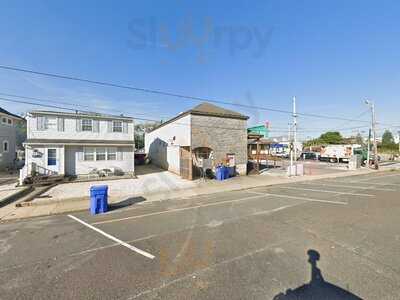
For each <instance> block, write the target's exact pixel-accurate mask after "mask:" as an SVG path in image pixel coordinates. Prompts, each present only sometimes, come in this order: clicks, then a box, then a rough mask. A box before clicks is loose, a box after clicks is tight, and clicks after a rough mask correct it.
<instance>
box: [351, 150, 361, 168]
mask: <svg viewBox="0 0 400 300" xmlns="http://www.w3.org/2000/svg"><path fill="white" fill-rule="evenodd" d="M359 168H361V155H358V154H356V155H353V156H352V157H351V158H350V160H349V170H357V169H359Z"/></svg>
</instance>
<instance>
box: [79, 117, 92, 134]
mask: <svg viewBox="0 0 400 300" xmlns="http://www.w3.org/2000/svg"><path fill="white" fill-rule="evenodd" d="M85 121H86V122H88V121H90V125H85V124H84V122H85ZM85 126H87V127H90V130H89V129H88V128H86V129H85ZM81 130H82V131H88V132H93V120H92V119H82V120H81Z"/></svg>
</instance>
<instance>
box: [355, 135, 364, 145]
mask: <svg viewBox="0 0 400 300" xmlns="http://www.w3.org/2000/svg"><path fill="white" fill-rule="evenodd" d="M356 144H359V145H364V139H363V137H362V135H361V133H358V134H357V135H356Z"/></svg>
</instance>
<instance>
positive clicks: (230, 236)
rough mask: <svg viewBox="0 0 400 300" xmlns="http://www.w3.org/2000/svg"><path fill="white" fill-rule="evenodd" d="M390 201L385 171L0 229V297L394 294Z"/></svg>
mask: <svg viewBox="0 0 400 300" xmlns="http://www.w3.org/2000/svg"><path fill="white" fill-rule="evenodd" d="M399 196H400V173H399V172H384V173H375V174H372V175H362V176H354V177H346V178H337V179H326V180H318V181H308V182H302V183H293V184H285V185H279V186H271V187H263V188H255V189H250V190H242V191H236V192H228V193H219V194H213V195H207V196H201V197H193V198H187V199H177V200H169V201H162V202H154V203H148V204H140V205H133V206H130V207H127V208H123V209H116V210H113V211H111V212H109V213H107V214H103V215H97V216H91V215H89V213H88V212H80V213H74V214H71V215H58V216H51V217H42V218H34V219H29V220H23V221H16V222H8V223H2V224H0V295H1V299H17V298H18V299H360V298H361V299H399V296H398V295H399V294H400V255H399V249H400V222H399V215H400V201H399V200H400V197H399ZM311 296H312V297H314V298H312V297H311Z"/></svg>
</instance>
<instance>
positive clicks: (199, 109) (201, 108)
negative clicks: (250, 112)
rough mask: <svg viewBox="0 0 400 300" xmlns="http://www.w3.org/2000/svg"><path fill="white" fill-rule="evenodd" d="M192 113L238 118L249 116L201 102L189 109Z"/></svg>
mask: <svg viewBox="0 0 400 300" xmlns="http://www.w3.org/2000/svg"><path fill="white" fill-rule="evenodd" d="M189 112H190V113H192V114H204V115H208V116H216V117H225V118H238V119H243V120H247V119H248V118H249V117H248V116H245V115H242V114H241V113H238V112H236V111H233V110H229V109H226V108H222V107H219V106H216V105H214V104H211V103H207V102H203V103H201V104H199V105H197V106H195V107H194V108H192V109H190V110H189Z"/></svg>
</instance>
